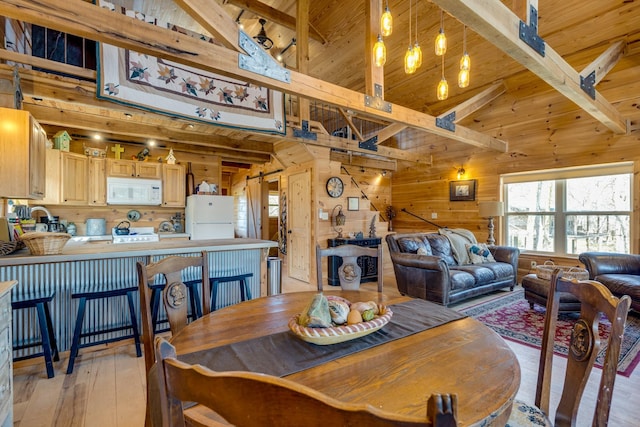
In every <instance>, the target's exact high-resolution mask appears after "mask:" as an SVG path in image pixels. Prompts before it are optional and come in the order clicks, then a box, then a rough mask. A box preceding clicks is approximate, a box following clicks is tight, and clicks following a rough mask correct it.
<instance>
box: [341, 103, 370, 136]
mask: <svg viewBox="0 0 640 427" xmlns="http://www.w3.org/2000/svg"><path fill="white" fill-rule="evenodd" d="M338 111H339V112H340V115H341V116H342V118H343V119H344V120H345V121H346V122H347V125H348V126H349V129H351V132H353V133H354V134H355V136H356V139H357V140H358V141H364V138H363V137H362V134H361V133H360V131H359V130H358V128H357V127H356V125H355V124H354V123H353V120H352V119H351V115H349V114H348V113H347V112H346V111H344V108H340V107H338Z"/></svg>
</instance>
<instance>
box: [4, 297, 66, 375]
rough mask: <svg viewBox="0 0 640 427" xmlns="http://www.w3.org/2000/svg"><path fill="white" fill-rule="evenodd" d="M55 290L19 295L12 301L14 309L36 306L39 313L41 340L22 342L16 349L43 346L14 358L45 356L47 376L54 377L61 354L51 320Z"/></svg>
mask: <svg viewBox="0 0 640 427" xmlns="http://www.w3.org/2000/svg"><path fill="white" fill-rule="evenodd" d="M55 294H56V293H55V292H54V291H49V292H43V293H34V294H26V295H21V296H19V297H17V298H16V299H15V300H13V301H11V308H12V309H13V310H22V309H27V308H35V309H36V313H37V315H38V325H39V326H40V336H41V340H40V341H38V342H34V343H29V344H22V345H18V346H14V347H13V349H14V350H21V349H24V348H30V347H36V346H40V345H41V346H42V351H41V352H39V353H36V354H30V355H28V356H19V357H15V358H14V359H13V360H24V359H30V358H32V357H39V356H44V363H45V366H46V368H47V377H48V378H53V377H54V371H53V362H54V361H56V362H57V361H59V360H60V356H59V354H58V344H57V343H56V337H55V335H54V334H53V322H52V321H51V313H50V312H49V302H51V300H52V299H53V297H54V296H55Z"/></svg>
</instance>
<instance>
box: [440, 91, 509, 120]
mask: <svg viewBox="0 0 640 427" xmlns="http://www.w3.org/2000/svg"><path fill="white" fill-rule="evenodd" d="M505 91H506V88H505V86H504V82H503V81H502V80H500V81H499V82H497V83H494V84H493V85H491V86H489V87H488V88H486V89H485V90H483V91H482V92H480V93H478V94H477V95H475V96H472V97H471V98H469V99H468V100H466V101H464V102H463V103H461V104H458V105H456V106H455V107H453V108H452V109H450V110H449V111H445V112H444V113H442V114H440V115H439V116H438V117H445V116H448V115H449V114H451V113H454V112H455V113H456V118H455V120H454V122H456V123H457V122H459V121H460V120H462V119H463V118H465V117H467V116H469V115H470V114H473V113H474V112H476V111H478V110H479V109H480V108H482V107H484V106H485V105H487V104H488V103H490V102H491V101H493V100H494V99H496V98H497V97H499V96H500V95H502V94H503V93H505Z"/></svg>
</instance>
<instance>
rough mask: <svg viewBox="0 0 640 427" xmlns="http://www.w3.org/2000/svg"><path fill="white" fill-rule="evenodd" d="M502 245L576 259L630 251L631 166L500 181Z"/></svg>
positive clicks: (517, 176)
mask: <svg viewBox="0 0 640 427" xmlns="http://www.w3.org/2000/svg"><path fill="white" fill-rule="evenodd" d="M502 182H503V184H504V200H505V206H506V209H505V211H506V212H505V230H506V233H505V235H506V241H507V244H508V245H511V246H516V247H518V248H520V249H522V250H530V251H536V252H553V253H556V254H561V255H577V254H579V253H581V252H586V251H604V252H621V253H629V252H630V251H631V240H630V237H631V200H632V191H631V182H632V165H631V164H630V163H622V164H615V165H603V166H593V167H589V168H572V169H558V170H549V171H539V172H531V173H523V174H513V175H505V176H503V177H502Z"/></svg>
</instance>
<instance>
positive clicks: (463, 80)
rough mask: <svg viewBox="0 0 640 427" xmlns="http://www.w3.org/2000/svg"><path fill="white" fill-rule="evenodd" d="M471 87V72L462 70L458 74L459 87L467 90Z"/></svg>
mask: <svg viewBox="0 0 640 427" xmlns="http://www.w3.org/2000/svg"><path fill="white" fill-rule="evenodd" d="M467 86H469V70H465V69H461V70H460V72H459V73H458V87H461V88H465V87H467Z"/></svg>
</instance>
